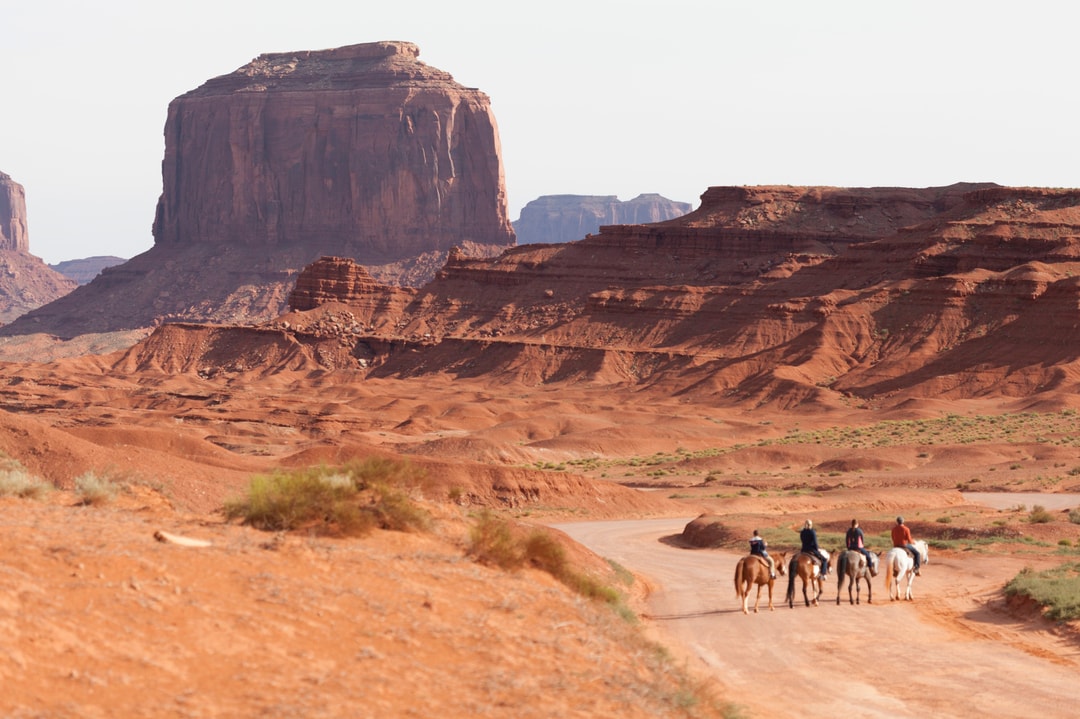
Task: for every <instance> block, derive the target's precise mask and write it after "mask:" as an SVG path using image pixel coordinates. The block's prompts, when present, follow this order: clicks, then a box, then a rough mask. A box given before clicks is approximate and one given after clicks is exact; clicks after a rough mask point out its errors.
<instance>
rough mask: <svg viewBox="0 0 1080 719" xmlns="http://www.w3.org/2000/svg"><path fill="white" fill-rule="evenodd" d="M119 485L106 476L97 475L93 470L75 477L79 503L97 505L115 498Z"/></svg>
mask: <svg viewBox="0 0 1080 719" xmlns="http://www.w3.org/2000/svg"><path fill="white" fill-rule="evenodd" d="M119 491H120V487H119V486H118V485H117V484H116V483H115V482H113V481H112V480H110V479H108V478H107V477H99V476H98V475H97V474H95V473H94V472H86V473H85V474H81V475H79V476H78V477H76V478H75V493H76V494H77V495H78V496H79V503H80V504H89V505H93V506H98V505H102V504H108V503H109V502H111V501H113V500H114V499H116V493H117V492H119Z"/></svg>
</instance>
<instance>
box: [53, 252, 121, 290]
mask: <svg viewBox="0 0 1080 719" xmlns="http://www.w3.org/2000/svg"><path fill="white" fill-rule="evenodd" d="M124 262H126V260H125V259H124V258H123V257H114V256H112V255H98V256H95V257H83V258H80V259H77V260H64V261H63V262H57V263H56V264H55V265H49V267H51V268H52V269H54V270H56V271H57V272H59V273H60V274H62V275H63V276H64V277H69V278H71V279H73V280H75V281H76V282H78V283H79V284H80V285H85V284H86V283H88V282H90V281H91V280H93V279H94V278H95V277H97V276H98V275H99V274H101V271H102V270H103V269H105V268H106V267H115V266H116V265H121V264H123V263H124Z"/></svg>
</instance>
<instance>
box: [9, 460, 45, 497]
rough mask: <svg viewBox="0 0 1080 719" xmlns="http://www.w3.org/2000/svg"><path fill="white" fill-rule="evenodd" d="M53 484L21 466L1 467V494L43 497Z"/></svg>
mask: <svg viewBox="0 0 1080 719" xmlns="http://www.w3.org/2000/svg"><path fill="white" fill-rule="evenodd" d="M51 489H52V485H50V484H49V483H47V482H45V481H44V480H42V479H40V478H39V477H35V476H34V475H32V474H30V473H29V472H28V471H27V470H26V469H24V468H23V467H22V466H21V465H20V466H10V467H3V468H0V496H9V497H22V498H23V499H41V498H42V497H43V496H45V494H47V493H48V492H49V490H51Z"/></svg>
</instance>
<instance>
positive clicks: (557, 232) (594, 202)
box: [514, 194, 693, 245]
mask: <svg viewBox="0 0 1080 719" xmlns="http://www.w3.org/2000/svg"><path fill="white" fill-rule="evenodd" d="M691 209H693V206H692V205H691V204H690V203H689V202H676V201H674V200H669V199H667V198H666V197H662V196H661V195H658V194H642V195H638V196H637V197H635V198H634V199H632V200H627V201H625V202H623V201H620V200H619V198H618V197H616V196H615V195H544V196H542V197H538V198H537V199H535V200H533V201H531V202H529V203H528V204H527V205H525V207H523V208H522V209H521V216H520V217H519V218H518V220H517V221H516V222H514V232H515V234H516V235H517V242H518V244H519V245H531V244H534V243H537V242H544V243H548V242H572V241H574V240H580V239H582V238H583V237H585V236H586V235H591V234H594V233H596V232H599V230H600V227H601V226H602V225H640V224H648V223H653V222H664V221H666V220H672V219H675V218H676V217H681V216H683V215H685V214H687V213H688V212H690V210H691Z"/></svg>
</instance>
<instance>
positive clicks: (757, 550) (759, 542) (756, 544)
mask: <svg viewBox="0 0 1080 719" xmlns="http://www.w3.org/2000/svg"><path fill="white" fill-rule="evenodd" d="M766 546H767V545H766V543H765V538H764V537H762V536H761V535H760V534H758V531H757V530H756V529H755V530H754V536H753V537H750V554H753V555H755V556H758V557H761V558H762V559H764V560H765V563H766V564H768V565H769V578H770V579H776V565H775V563H774V562H773V558H772V557H770V556H769V552H768V550H767V549H766Z"/></svg>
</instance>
